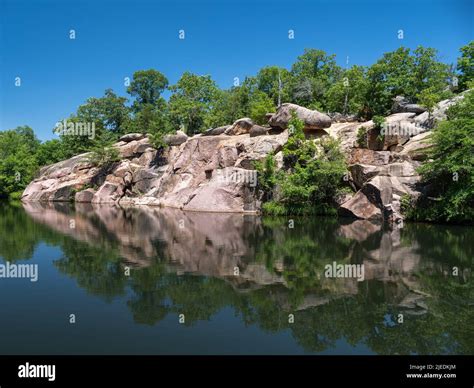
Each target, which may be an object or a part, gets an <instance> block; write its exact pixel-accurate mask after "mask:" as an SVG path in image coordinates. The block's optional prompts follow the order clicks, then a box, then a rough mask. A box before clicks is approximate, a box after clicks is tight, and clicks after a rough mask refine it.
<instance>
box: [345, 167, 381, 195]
mask: <svg viewBox="0 0 474 388" xmlns="http://www.w3.org/2000/svg"><path fill="white" fill-rule="evenodd" d="M348 168H349V171H350V173H351V177H352V181H353V182H354V184H355V186H356V188H357V189H360V188H362V186H364V184H365V183H366V182H367V181H368V180H370V179H372V178H373V177H374V176H376V175H378V174H379V173H380V172H381V171H382V168H381V167H379V166H374V165H367V164H352V165H350V166H349V167H348Z"/></svg>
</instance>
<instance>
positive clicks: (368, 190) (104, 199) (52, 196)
mask: <svg viewBox="0 0 474 388" xmlns="http://www.w3.org/2000/svg"><path fill="white" fill-rule="evenodd" d="M460 98H462V96H460V97H459V96H458V97H456V98H454V99H452V100H449V101H442V102H441V103H439V104H438V106H437V107H436V108H435V110H434V112H435V113H434V117H435V118H441V117H443V115H445V110H446V109H447V108H448V107H449V106H451V105H452V104H453V103H454V102H456V101H458V100H459V99H460ZM398 104H399V105H400V106H403V107H404V108H403V109H404V110H411V111H412V112H410V111H405V112H401V113H394V114H392V115H390V116H388V117H387V118H386V120H385V124H384V126H383V128H379V127H376V125H375V124H374V123H373V122H372V121H367V122H363V123H359V122H336V123H333V124H332V125H331V119H330V118H329V117H328V116H326V115H324V114H322V113H320V112H317V111H312V110H309V109H306V108H303V107H300V106H298V105H294V104H283V105H281V106H280V107H279V109H278V110H277V112H276V113H275V114H272V115H271V116H270V115H269V116H268V117H269V125H270V127H266V126H260V125H256V124H254V123H253V121H252V120H251V119H249V118H242V119H239V120H237V121H235V122H234V123H233V124H232V125H230V126H222V127H218V128H214V129H210V130H208V131H206V132H205V133H203V134H202V135H201V134H200V135H196V136H193V137H188V136H187V135H186V134H185V133H183V132H180V131H178V132H177V133H176V134H170V135H166V136H165V137H164V140H165V143H167V144H168V145H169V147H167V148H166V149H160V150H157V149H155V148H154V147H153V146H152V144H150V140H149V138H148V136H146V135H144V134H141V133H131V134H127V135H124V136H122V137H121V138H120V140H119V142H117V143H116V144H115V147H116V148H117V150H118V152H119V155H120V158H121V160H120V161H118V162H114V163H109V164H107V165H104V166H95V165H93V164H92V163H91V162H90V160H89V159H90V158H89V155H88V154H82V155H78V156H75V157H73V158H71V159H68V160H65V161H62V162H59V163H56V164H54V165H51V166H46V167H44V168H42V169H41V171H40V172H39V175H38V177H37V178H36V179H35V180H34V181H33V182H31V183H30V184H29V185H28V187H27V188H26V189H25V191H24V193H23V196H22V200H23V201H25V202H31V201H40V202H61V201H76V202H81V203H89V202H90V203H94V204H104V203H109V204H110V203H112V204H119V205H121V206H128V205H150V206H166V207H174V208H179V209H182V210H189V211H206V212H244V213H246V212H250V213H256V212H259V210H260V207H261V203H260V198H261V194H262V193H259V192H258V191H257V188H256V186H257V173H256V171H255V169H254V162H255V161H260V160H263V159H264V158H265V157H266V156H267V155H268V154H270V153H272V154H274V155H275V161H276V163H277V167H278V168H281V167H282V165H283V154H282V152H281V150H282V147H283V145H284V144H285V143H286V142H287V140H288V123H289V120H290V119H291V113H292V111H294V112H295V113H296V114H297V116H298V117H299V118H300V119H302V120H303V121H304V124H305V130H307V131H310V132H311V131H314V130H318V131H322V132H323V134H322V135H323V136H325V135H329V136H333V137H335V138H337V139H339V140H340V144H341V148H342V151H343V152H344V153H345V154H346V156H347V164H348V170H349V174H348V175H349V183H350V186H351V187H352V188H353V189H354V191H356V192H355V194H353V195H347V196H341V197H340V198H337V199H336V202H337V204H339V205H340V208H339V213H340V214H341V215H343V216H350V217H355V218H360V219H370V220H380V221H381V220H388V221H391V222H396V221H397V220H400V219H402V215H401V212H400V200H401V198H402V197H403V196H404V195H410V196H417V195H420V192H421V189H422V188H420V187H419V181H420V177H419V175H418V174H417V172H416V171H417V168H418V167H419V165H420V161H423V160H424V159H425V158H426V152H425V151H426V150H427V149H428V148H429V147H430V129H429V126H421V125H420V123H425V121H424V120H425V119H424V118H423V117H422V116H423V115H426V114H427V112H425V113H421V114H418V115H417V113H416V112H414V111H419V110H418V109H415V108H413V107H409V106H408V107H407V105H406V104H405V105H404V104H403V103H402V101H399V102H398ZM412 108H413V109H412ZM397 109H398V110H400V109H401V108H397ZM275 128H278V130H277V131H274V129H275ZM382 131H383V132H382ZM275 132H276V134H274V133H275ZM361 133H362V134H364V135H365V139H366V141H365V144H364V145H360V144H359V141H360V139H359V138H360V134H361Z"/></svg>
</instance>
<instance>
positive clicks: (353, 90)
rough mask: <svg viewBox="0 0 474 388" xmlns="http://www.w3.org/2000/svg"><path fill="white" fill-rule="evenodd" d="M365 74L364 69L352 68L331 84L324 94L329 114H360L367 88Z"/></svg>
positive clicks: (360, 67) (359, 67)
mask: <svg viewBox="0 0 474 388" xmlns="http://www.w3.org/2000/svg"><path fill="white" fill-rule="evenodd" d="M365 73H366V69H365V68H364V67H362V66H353V67H351V68H350V69H348V70H345V71H344V73H343V74H342V77H341V79H339V80H338V81H336V82H335V83H334V84H332V86H331V87H330V88H329V90H328V91H327V94H326V107H327V109H328V110H329V111H330V112H341V113H343V114H349V113H350V114H359V113H361V111H362V108H363V105H364V98H365V95H366V90H367V88H368V82H367V79H366V74H365Z"/></svg>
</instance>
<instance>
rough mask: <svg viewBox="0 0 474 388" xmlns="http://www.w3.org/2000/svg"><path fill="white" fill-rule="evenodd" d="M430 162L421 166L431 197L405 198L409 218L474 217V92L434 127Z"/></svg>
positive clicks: (453, 219) (443, 219) (467, 219)
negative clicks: (410, 199) (416, 199)
mask: <svg viewBox="0 0 474 388" xmlns="http://www.w3.org/2000/svg"><path fill="white" fill-rule="evenodd" d="M431 141H432V143H433V147H431V148H430V149H429V155H428V156H429V161H428V162H427V163H425V164H424V165H422V166H421V168H420V169H419V172H420V174H421V175H422V178H423V182H424V183H425V184H427V185H429V186H428V187H429V190H430V195H429V197H422V198H420V200H418V201H416V202H413V203H411V202H408V203H407V201H405V205H406V206H405V209H406V212H407V215H408V217H409V218H411V219H414V220H420V221H432V222H456V223H463V222H471V223H472V220H473V219H474V92H472V91H471V92H469V93H466V95H465V98H464V99H463V100H462V101H461V102H459V103H457V104H456V105H454V106H452V107H450V108H449V109H448V111H447V120H446V121H442V122H440V123H439V124H438V126H437V127H436V128H435V129H434V130H433V134H432V136H431Z"/></svg>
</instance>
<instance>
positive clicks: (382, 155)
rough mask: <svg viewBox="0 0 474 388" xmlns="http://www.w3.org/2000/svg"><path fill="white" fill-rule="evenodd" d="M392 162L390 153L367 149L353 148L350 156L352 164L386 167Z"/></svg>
mask: <svg viewBox="0 0 474 388" xmlns="http://www.w3.org/2000/svg"><path fill="white" fill-rule="evenodd" d="M391 161H392V157H391V152H390V151H373V150H369V149H367V148H353V149H352V150H351V152H350V155H349V163H350V164H370V165H373V166H384V165H387V164H388V163H390V162H391Z"/></svg>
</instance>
